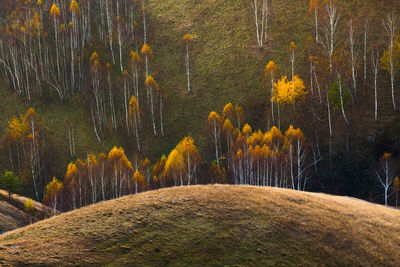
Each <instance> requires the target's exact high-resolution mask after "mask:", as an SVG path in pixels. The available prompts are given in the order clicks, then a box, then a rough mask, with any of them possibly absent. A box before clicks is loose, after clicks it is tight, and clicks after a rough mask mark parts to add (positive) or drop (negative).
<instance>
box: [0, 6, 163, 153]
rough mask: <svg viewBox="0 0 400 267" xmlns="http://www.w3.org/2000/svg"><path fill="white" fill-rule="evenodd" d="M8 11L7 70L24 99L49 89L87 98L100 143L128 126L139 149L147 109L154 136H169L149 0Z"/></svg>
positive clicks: (2, 38) (3, 60)
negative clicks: (155, 71) (149, 34)
mask: <svg viewBox="0 0 400 267" xmlns="http://www.w3.org/2000/svg"><path fill="white" fill-rule="evenodd" d="M4 9H5V10H8V11H9V12H10V14H9V15H7V16H4V19H3V20H2V21H1V28H0V66H1V68H0V69H1V70H2V76H3V77H4V79H5V81H6V82H7V84H8V86H9V87H10V88H12V89H13V90H14V91H15V92H16V93H17V94H18V95H19V96H21V97H25V98H26V99H27V100H29V101H31V100H32V97H34V96H36V97H41V96H43V95H44V94H48V93H46V90H47V91H49V92H56V94H57V96H58V97H59V99H60V100H61V101H68V100H69V99H70V98H71V97H72V96H73V95H75V94H77V93H80V94H82V95H84V96H85V99H86V101H87V102H88V109H89V110H88V112H89V114H91V119H92V124H93V130H94V132H95V134H96V137H97V139H98V141H99V142H102V141H103V139H104V138H105V136H106V134H107V133H108V132H110V131H118V129H120V128H125V129H126V130H127V131H128V134H129V135H130V134H131V133H132V134H134V135H135V136H136V138H137V147H138V149H139V150H140V143H139V133H140V131H141V130H142V118H143V117H144V116H143V114H142V113H144V111H146V110H147V111H148V113H149V114H150V115H151V123H152V126H153V132H154V135H156V134H157V132H158V131H159V132H160V133H161V134H162V135H163V134H164V128H163V121H162V119H163V92H162V90H161V87H160V86H158V84H157V83H156V81H155V79H154V77H153V76H152V71H151V61H152V57H153V53H152V50H151V48H150V45H149V44H148V37H147V8H146V1H144V0H143V1H130V0H115V1H114V0H99V1H91V0H80V1H79V3H78V1H77V0H71V1H60V0H57V1H42V0H37V1H31V0H29V1H5V3H4ZM138 20H142V24H143V29H142V30H141V29H139V22H138ZM139 33H140V34H141V35H140V36H139ZM98 51H101V53H99V52H98ZM158 114H159V116H158ZM157 121H159V124H160V126H159V129H160V130H157V129H158V126H156V122H157ZM70 135H72V134H70Z"/></svg>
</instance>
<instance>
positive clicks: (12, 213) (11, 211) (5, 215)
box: [0, 200, 30, 233]
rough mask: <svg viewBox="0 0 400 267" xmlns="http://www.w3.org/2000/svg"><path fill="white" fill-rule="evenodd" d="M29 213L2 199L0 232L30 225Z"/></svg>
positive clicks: (0, 205) (0, 202)
mask: <svg viewBox="0 0 400 267" xmlns="http://www.w3.org/2000/svg"><path fill="white" fill-rule="evenodd" d="M29 222H30V218H29V215H28V214H27V213H25V212H23V211H22V210H20V209H17V208H16V207H14V206H13V205H11V204H10V203H8V202H7V201H3V200H1V201H0V233H4V232H8V231H11V230H15V229H17V228H20V227H23V226H25V225H28V224H29Z"/></svg>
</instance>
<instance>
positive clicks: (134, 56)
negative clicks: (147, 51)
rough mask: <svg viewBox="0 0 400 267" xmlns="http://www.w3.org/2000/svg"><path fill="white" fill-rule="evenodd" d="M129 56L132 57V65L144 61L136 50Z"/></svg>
mask: <svg viewBox="0 0 400 267" xmlns="http://www.w3.org/2000/svg"><path fill="white" fill-rule="evenodd" d="M129 56H130V57H131V65H135V64H137V63H140V62H141V61H142V58H141V57H140V56H139V55H138V53H136V52H134V51H131V52H130V54H129Z"/></svg>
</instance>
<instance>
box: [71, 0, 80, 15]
mask: <svg viewBox="0 0 400 267" xmlns="http://www.w3.org/2000/svg"><path fill="white" fill-rule="evenodd" d="M69 11H71V12H72V13H73V14H80V13H81V9H80V7H79V4H78V2H76V1H75V0H72V1H71V5H70V6H69Z"/></svg>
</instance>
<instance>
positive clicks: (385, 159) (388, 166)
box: [375, 152, 396, 206]
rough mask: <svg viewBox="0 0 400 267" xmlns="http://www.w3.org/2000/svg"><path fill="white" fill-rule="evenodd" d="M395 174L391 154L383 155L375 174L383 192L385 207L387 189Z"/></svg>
mask: <svg viewBox="0 0 400 267" xmlns="http://www.w3.org/2000/svg"><path fill="white" fill-rule="evenodd" d="M395 173H396V172H395V169H394V165H393V162H392V154H390V153H387V152H385V153H383V155H382V157H381V159H380V169H379V170H375V174H376V177H377V178H378V180H379V182H380V184H381V185H382V187H383V190H384V197H385V206H387V204H388V197H389V195H388V193H389V188H390V187H391V186H392V184H393V180H394V177H395Z"/></svg>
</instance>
